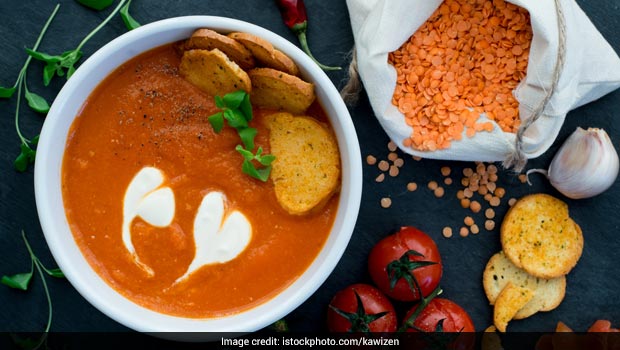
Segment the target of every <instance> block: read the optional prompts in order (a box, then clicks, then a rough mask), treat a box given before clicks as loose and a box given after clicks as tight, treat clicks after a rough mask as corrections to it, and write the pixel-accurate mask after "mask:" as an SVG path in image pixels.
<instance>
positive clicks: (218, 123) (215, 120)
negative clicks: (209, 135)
mask: <svg viewBox="0 0 620 350" xmlns="http://www.w3.org/2000/svg"><path fill="white" fill-rule="evenodd" d="M209 123H210V124H211V127H212V128H213V131H215V132H216V133H219V132H220V131H222V129H223V128H224V116H223V115H222V112H219V113H215V114H214V115H212V116H210V117H209Z"/></svg>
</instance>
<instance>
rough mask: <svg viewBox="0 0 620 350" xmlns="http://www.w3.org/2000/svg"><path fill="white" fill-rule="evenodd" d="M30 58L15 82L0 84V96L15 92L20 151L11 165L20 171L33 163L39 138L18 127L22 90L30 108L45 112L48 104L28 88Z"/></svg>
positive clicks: (44, 30) (53, 15)
mask: <svg viewBox="0 0 620 350" xmlns="http://www.w3.org/2000/svg"><path fill="white" fill-rule="evenodd" d="M59 8H60V5H56V7H55V8H54V11H52V14H51V15H50V16H49V18H48V19H47V21H46V22H45V25H44V26H43V29H41V33H39V37H38V38H37V41H36V42H35V44H34V46H33V48H34V49H35V50H36V49H37V48H39V44H41V40H42V39H43V36H44V35H45V32H46V31H47V28H48V27H49V25H50V23H52V20H53V19H54V17H55V16H56V13H57V12H58V9H59ZM32 58H33V57H32V56H28V58H26V62H24V65H23V66H22V69H21V70H20V71H19V74H18V75H17V80H16V81H15V84H13V86H11V87H8V88H7V87H1V86H0V98H11V97H12V96H13V94H14V93H15V92H17V101H16V104H15V130H16V131H17V136H18V137H19V140H20V153H19V155H18V156H17V158H16V159H15V161H14V162H13V165H14V167H15V169H17V170H18V171H20V172H23V171H26V169H27V168H28V164H32V163H34V159H35V155H36V151H35V150H34V149H33V146H36V144H37V142H38V140H39V137H38V136H35V137H34V138H32V139H28V138H26V137H25V136H24V135H23V134H22V132H21V130H20V128H19V107H20V105H21V98H22V90H24V97H25V98H26V101H28V106H30V108H32V109H33V110H35V111H36V112H39V113H47V111H48V110H49V104H48V103H47V101H46V100H45V99H44V98H43V97H41V96H39V95H37V94H35V93H34V92H32V91H30V90H29V89H28V84H27V81H26V72H27V70H28V66H29V65H30V61H32Z"/></svg>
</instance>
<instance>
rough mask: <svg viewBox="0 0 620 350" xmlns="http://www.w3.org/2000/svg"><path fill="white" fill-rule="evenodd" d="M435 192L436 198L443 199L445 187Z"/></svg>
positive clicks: (438, 188)
mask: <svg viewBox="0 0 620 350" xmlns="http://www.w3.org/2000/svg"><path fill="white" fill-rule="evenodd" d="M434 192H435V197H437V198H441V197H443V195H444V193H445V191H444V189H443V187H437V188H436V189H435V191H434Z"/></svg>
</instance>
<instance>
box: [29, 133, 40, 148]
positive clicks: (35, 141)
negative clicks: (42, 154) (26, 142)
mask: <svg viewBox="0 0 620 350" xmlns="http://www.w3.org/2000/svg"><path fill="white" fill-rule="evenodd" d="M40 136H41V135H37V136H35V137H33V138H32V140H30V144H32V145H33V146H36V145H37V144H38V143H39V137H40Z"/></svg>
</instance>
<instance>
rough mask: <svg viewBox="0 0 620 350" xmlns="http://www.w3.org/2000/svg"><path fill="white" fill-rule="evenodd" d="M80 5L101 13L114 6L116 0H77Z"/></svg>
mask: <svg viewBox="0 0 620 350" xmlns="http://www.w3.org/2000/svg"><path fill="white" fill-rule="evenodd" d="M76 1H77V2H79V3H80V4H82V5H84V6H86V7H89V8H91V9H93V10H97V11H101V10H103V9H105V8H107V7H108V6H110V5H112V3H113V2H114V0H76Z"/></svg>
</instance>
